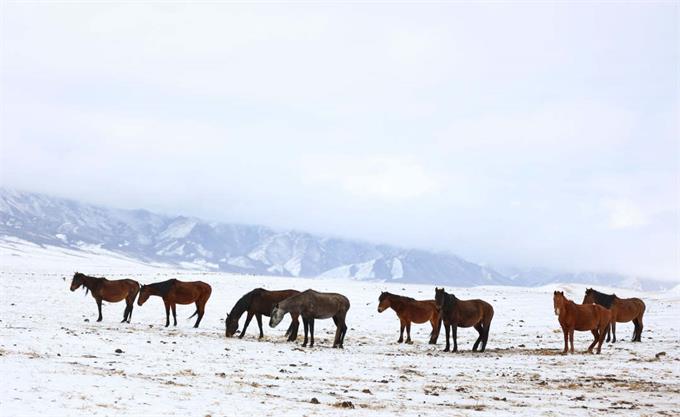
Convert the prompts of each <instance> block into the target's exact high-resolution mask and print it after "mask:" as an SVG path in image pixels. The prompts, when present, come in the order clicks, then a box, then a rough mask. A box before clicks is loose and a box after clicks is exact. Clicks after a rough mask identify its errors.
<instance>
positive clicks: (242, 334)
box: [238, 311, 253, 339]
mask: <svg viewBox="0 0 680 417" xmlns="http://www.w3.org/2000/svg"><path fill="white" fill-rule="evenodd" d="M252 319H253V313H251V312H250V311H249V312H248V315H247V316H246V322H245V323H243V330H241V334H240V335H238V338H239V339H243V336H245V335H246V329H247V328H248V325H249V324H250V320H252Z"/></svg>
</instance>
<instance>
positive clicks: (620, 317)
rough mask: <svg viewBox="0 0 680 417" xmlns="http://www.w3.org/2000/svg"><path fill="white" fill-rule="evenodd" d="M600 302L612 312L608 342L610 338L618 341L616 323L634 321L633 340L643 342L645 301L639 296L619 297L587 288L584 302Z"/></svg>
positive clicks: (613, 341) (614, 341)
mask: <svg viewBox="0 0 680 417" xmlns="http://www.w3.org/2000/svg"><path fill="white" fill-rule="evenodd" d="M591 303H595V304H599V305H601V306H602V307H605V308H608V309H610V310H611V312H612V323H611V326H610V329H611V335H610V329H607V342H609V340H610V338H611V340H612V343H616V323H617V322H619V323H626V322H629V321H632V322H633V325H634V326H635V328H634V329H633V338H632V340H631V341H633V342H642V327H643V326H642V316H643V315H644V314H645V309H646V306H645V303H644V302H643V301H642V300H640V299H639V298H619V297H617V296H616V294H603V293H601V292H599V291H595V290H594V289H592V288H588V289H587V290H586V295H585V297H583V304H591Z"/></svg>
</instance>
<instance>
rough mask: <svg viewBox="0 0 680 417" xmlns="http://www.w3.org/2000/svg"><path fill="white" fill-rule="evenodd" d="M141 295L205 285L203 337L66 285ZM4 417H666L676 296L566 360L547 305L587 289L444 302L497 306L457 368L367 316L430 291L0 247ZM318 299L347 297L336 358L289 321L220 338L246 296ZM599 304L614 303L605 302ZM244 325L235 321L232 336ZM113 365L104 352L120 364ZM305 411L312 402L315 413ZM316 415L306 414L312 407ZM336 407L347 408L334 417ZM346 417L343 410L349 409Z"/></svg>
mask: <svg viewBox="0 0 680 417" xmlns="http://www.w3.org/2000/svg"><path fill="white" fill-rule="evenodd" d="M76 270H79V271H81V272H85V273H88V274H92V275H96V276H101V275H104V276H107V277H109V278H112V279H115V278H120V277H128V278H133V279H136V280H138V281H140V282H141V283H151V282H155V281H160V280H165V279H168V278H171V277H176V278H179V279H182V280H203V281H205V282H208V283H209V284H210V285H212V287H213V293H212V297H211V299H210V301H209V302H208V305H207V312H206V316H205V318H204V319H203V322H202V323H201V328H200V329H194V328H192V327H191V326H192V324H193V320H191V321H190V320H187V319H186V317H188V316H189V315H190V314H191V313H193V310H194V309H193V306H180V307H178V316H179V317H178V321H179V323H178V326H177V327H176V328H172V327H171V328H167V329H166V328H164V327H163V324H164V322H165V313H164V308H163V304H162V301H161V300H160V298H157V297H152V298H151V299H150V300H149V302H147V303H146V304H145V305H144V306H143V307H138V306H135V309H134V312H133V316H132V323H131V324H120V323H119V321H120V319H121V318H122V315H123V308H124V305H123V304H122V303H118V304H107V305H105V306H104V309H103V314H104V321H103V322H101V323H96V322H95V319H96V305H95V302H94V300H93V299H92V297H91V296H89V295H88V296H87V297H86V296H84V292H82V291H80V290H79V291H76V292H75V293H72V292H70V291H69V290H68V286H69V283H70V278H71V276H72V275H73V272H74V271H76ZM0 286H1V287H0V288H1V294H2V299H1V300H0V301H1V302H0V375H2V384H0V414H2V415H3V416H19V415H39V414H42V415H44V414H48V415H69V416H73V415H88V416H89V415H160V414H176V415H195V416H205V415H213V416H217V415H236V414H244V413H248V414H250V415H296V416H299V415H366V414H367V413H368V412H370V413H372V414H373V415H395V414H400V415H438V416H439V415H472V416H498V415H509V414H514V413H519V414H524V415H611V414H614V415H616V414H624V413H625V414H633V415H652V414H656V415H677V413H678V406H679V405H680V349H679V348H680V331H679V329H680V324H679V323H680V320H678V319H679V318H680V292H679V291H678V290H677V288H676V290H673V291H669V292H666V293H642V294H633V293H632V292H630V291H624V290H616V292H617V294H618V295H620V296H632V295H636V296H640V297H642V298H643V299H644V300H645V302H646V303H647V314H646V316H645V329H644V332H643V343H635V344H633V343H631V342H629V339H630V337H631V335H632V328H633V326H632V325H631V324H620V325H619V326H618V335H619V337H620V338H621V339H622V341H621V342H620V343H616V344H615V345H610V344H606V345H605V346H604V347H603V351H602V354H601V355H588V354H584V353H583V351H584V350H585V348H586V347H587V345H588V344H589V342H590V338H591V335H590V333H577V335H576V337H575V343H576V348H577V350H578V351H579V353H577V354H575V355H569V356H562V355H559V351H560V350H561V348H562V334H561V332H560V330H559V326H558V324H557V319H556V317H555V316H554V314H553V307H552V291H553V289H556V288H559V289H563V290H565V291H566V293H567V295H568V296H569V297H570V298H573V299H576V300H578V301H580V300H581V299H582V296H583V292H584V289H585V286H583V285H559V286H550V287H543V288H519V287H477V288H447V290H449V291H451V292H454V293H455V294H456V295H457V296H459V297H460V298H482V299H485V300H487V301H489V302H490V303H492V304H493V306H494V308H495V316H494V320H493V322H492V324H491V334H490V338H489V344H488V346H487V352H486V353H484V354H473V353H472V352H470V351H469V350H470V349H471V346H472V342H473V341H474V339H475V335H476V332H475V331H474V330H472V329H461V330H459V347H460V348H461V349H462V352H460V353H458V354H452V353H444V352H441V350H442V348H443V335H442V336H441V337H440V340H439V344H438V345H437V346H431V345H428V344H427V339H428V334H429V331H430V329H429V328H428V326H426V325H414V332H413V338H414V340H415V343H414V344H413V345H398V344H397V343H396V340H397V338H398V328H399V324H398V321H397V319H396V316H395V314H394V313H393V312H392V311H391V310H388V311H386V312H384V313H382V314H379V313H378V312H377V309H376V308H377V298H378V295H379V294H380V291H383V290H388V291H390V292H394V293H399V294H405V295H410V296H413V297H416V298H421V299H425V298H432V297H433V296H434V285H429V286H425V285H403V284H394V283H388V284H380V283H367V282H356V281H346V280H331V279H323V280H309V279H294V278H281V277H263V276H239V275H229V274H218V273H204V272H187V271H173V270H170V269H167V268H164V267H163V266H153V265H142V264H139V263H136V262H134V261H132V260H129V259H125V258H120V257H116V256H113V255H112V254H110V253H105V252H101V251H100V252H97V250H96V248H94V249H93V253H92V254H89V255H87V256H83V254H82V253H80V252H75V251H68V250H62V249H56V248H40V247H37V246H34V245H27V244H19V243H17V244H5V245H4V246H2V247H0ZM260 286H261V287H264V288H268V289H282V288H296V289H299V290H304V289H307V288H314V289H316V290H319V291H333V292H340V293H343V294H345V295H346V296H347V297H348V298H349V299H350V301H351V303H352V307H351V309H350V311H349V314H348V318H347V320H348V325H349V330H348V332H347V337H346V339H345V349H344V350H337V349H332V348H331V344H332V337H333V332H334V326H333V324H332V321H330V320H324V321H317V324H316V330H317V331H316V333H317V341H316V342H317V344H316V346H315V347H314V348H312V349H303V348H301V347H300V346H299V345H298V344H293V343H287V342H286V341H285V338H284V335H283V333H284V332H285V329H286V327H287V325H288V320H289V319H285V321H284V322H283V323H282V324H281V325H279V327H278V328H276V329H271V328H269V327H268V326H266V324H265V326H266V327H265V329H264V331H265V338H264V340H261V341H258V340H257V338H256V335H257V330H256V329H257V324H256V323H255V320H253V322H251V324H250V328H249V329H248V332H247V335H246V337H245V338H244V339H242V340H239V339H237V338H233V339H226V338H225V337H224V321H223V320H224V316H225V312H226V310H227V309H231V307H232V306H233V304H234V303H235V302H236V300H237V299H238V298H239V297H240V296H241V295H242V294H244V293H245V292H247V291H249V290H251V289H253V288H255V287H260ZM602 290H611V289H607V288H602ZM242 323H243V318H242V320H241V324H242ZM117 349H120V350H122V353H116V350H117ZM313 398H314V399H316V401H314V402H312V399H313ZM317 401H318V403H316V402H317ZM343 404H344V406H343ZM351 407H353V408H351Z"/></svg>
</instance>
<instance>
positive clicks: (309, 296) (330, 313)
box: [269, 290, 349, 349]
mask: <svg viewBox="0 0 680 417" xmlns="http://www.w3.org/2000/svg"><path fill="white" fill-rule="evenodd" d="M347 310H349V300H348V299H347V297H345V296H344V295H342V294H336V293H330V292H316V291H314V290H307V291H304V292H301V293H300V294H297V295H294V296H292V297H289V298H286V299H285V300H283V301H281V302H279V303H277V304H276V306H274V309H273V310H272V313H271V318H270V319H269V327H276V326H277V325H278V324H279V323H281V320H282V319H283V316H284V315H285V314H286V313H290V314H298V315H301V316H302V323H303V325H304V328H305V340H304V342H303V343H302V347H306V346H307V340H308V339H307V333H308V332H309V334H310V339H309V340H310V341H309V347H310V348H311V347H313V346H314V320H315V319H329V318H333V321H334V322H335V326H336V330H335V340H334V341H333V347H334V348H341V349H342V348H343V342H344V340H345V334H346V333H347V324H346V323H345V317H346V316H347Z"/></svg>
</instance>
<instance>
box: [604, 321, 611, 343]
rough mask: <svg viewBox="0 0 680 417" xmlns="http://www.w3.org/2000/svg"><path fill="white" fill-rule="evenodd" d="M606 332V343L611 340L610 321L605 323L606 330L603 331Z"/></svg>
mask: <svg viewBox="0 0 680 417" xmlns="http://www.w3.org/2000/svg"><path fill="white" fill-rule="evenodd" d="M605 333H607V343H609V342H611V340H612V325H611V323H610V324H608V325H607V330H606V331H605Z"/></svg>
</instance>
